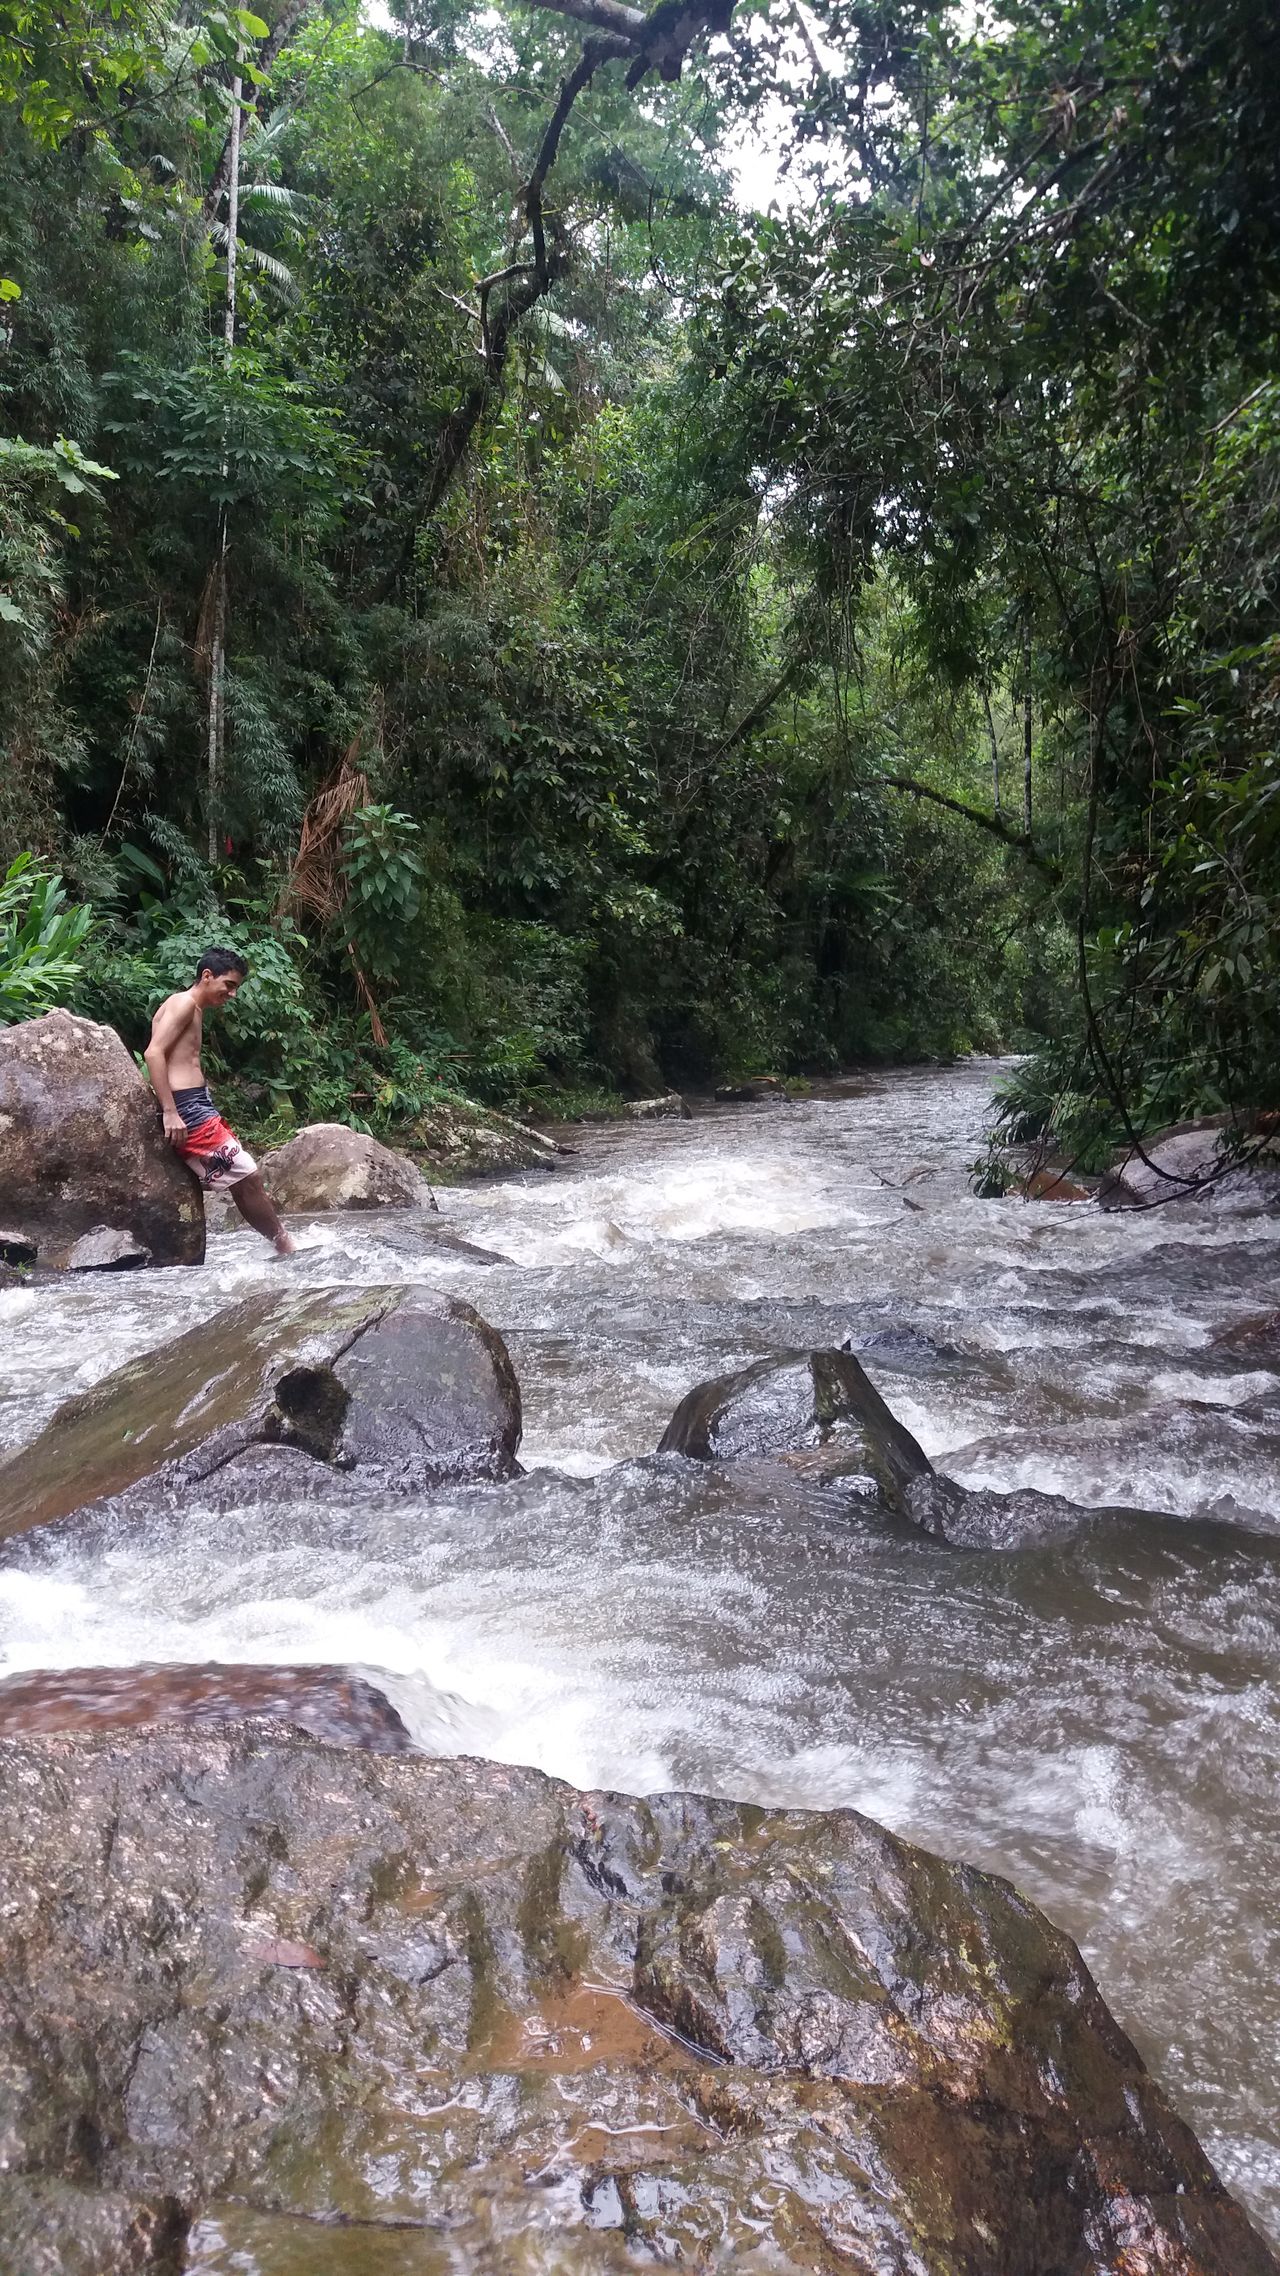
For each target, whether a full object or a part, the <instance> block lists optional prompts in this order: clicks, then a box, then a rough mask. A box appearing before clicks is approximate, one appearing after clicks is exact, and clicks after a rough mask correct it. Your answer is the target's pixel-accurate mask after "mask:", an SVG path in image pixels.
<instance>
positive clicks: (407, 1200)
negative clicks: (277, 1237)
mask: <svg viewBox="0 0 1280 2276" xmlns="http://www.w3.org/2000/svg"><path fill="white" fill-rule="evenodd" d="M262 1174H263V1177H264V1179H265V1181H266V1187H267V1191H268V1193H269V1194H270V1195H271V1198H272V1200H273V1201H274V1202H275V1205H276V1207H277V1209H283V1210H284V1211H285V1213H286V1215H289V1214H296V1215H303V1214H305V1213H306V1212H307V1211H308V1210H328V1209H434V1207H435V1195H434V1194H433V1193H432V1191H431V1188H430V1186H429V1185H428V1184H427V1182H426V1180H425V1178H424V1177H423V1175H422V1172H421V1170H420V1169H419V1168H418V1165H417V1163H416V1162H411V1161H410V1159H409V1157H408V1155H407V1154H396V1153H393V1152H392V1149H391V1148H390V1146H383V1145H380V1144H379V1142H378V1140H377V1139H376V1138H371V1137H370V1136H369V1135H368V1133H367V1132H366V1131H363V1130H349V1129H348V1128H347V1126H346V1124H345V1123H344V1122H312V1123H309V1124H308V1125H307V1127H306V1129H305V1130H300V1131H299V1132H298V1134H297V1136H296V1138H291V1139H290V1140H289V1142H288V1144H287V1145H285V1146H280V1147H278V1148H277V1149H276V1151H275V1153H273V1154H268V1155H266V1157H265V1158H264V1160H263V1164H262Z"/></svg>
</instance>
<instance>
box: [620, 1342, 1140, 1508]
mask: <svg viewBox="0 0 1280 2276" xmlns="http://www.w3.org/2000/svg"><path fill="white" fill-rule="evenodd" d="M658 1452H659V1454H684V1455H688V1456H690V1457H691V1458H692V1459H693V1460H694V1461H699V1462H720V1461H726V1460H731V1459H734V1458H737V1457H741V1456H743V1455H755V1456H761V1457H764V1458H765V1459H767V1460H771V1461H776V1462H781V1463H784V1464H786V1465H787V1466H789V1467H792V1468H794V1469H796V1470H797V1471H798V1472H800V1473H801V1474H802V1475H804V1476H805V1477H808V1478H810V1479H814V1480H818V1479H820V1480H822V1481H823V1482H824V1483H826V1484H829V1485H833V1486H840V1487H843V1489H844V1490H845V1491H846V1492H852V1493H857V1494H861V1495H865V1496H867V1497H868V1498H874V1499H875V1500H876V1501H878V1502H880V1503H881V1504H882V1506H883V1507H885V1508H886V1509H889V1510H891V1511H893V1513H894V1514H895V1515H896V1516H898V1517H902V1518H906V1519H907V1520H908V1521H909V1522H910V1523H911V1524H912V1525H915V1526H918V1527H919V1529H920V1530H921V1532H923V1533H927V1534H929V1535H931V1536H932V1538H933V1539H934V1540H936V1541H942V1542H945V1543H946V1544H947V1545H948V1546H949V1547H950V1548H953V1549H1024V1548H1033V1547H1038V1546H1040V1545H1041V1544H1042V1543H1045V1542H1049V1541H1061V1540H1065V1539H1067V1538H1068V1537H1069V1536H1070V1535H1072V1534H1074V1533H1078V1532H1079V1531H1080V1530H1081V1528H1082V1527H1083V1526H1086V1525H1092V1524H1094V1523H1096V1522H1097V1521H1098V1519H1099V1518H1100V1517H1102V1516H1106V1515H1108V1514H1112V1515H1114V1514H1115V1513H1114V1512H1104V1511H1098V1510H1096V1509H1082V1508H1080V1507H1078V1505H1077V1504H1076V1503H1074V1502H1069V1501H1064V1500H1063V1499H1062V1498H1061V1496H1060V1495H1057V1494H1041V1493H1036V1492H1033V1491H1032V1490H1030V1489H1024V1490H1023V1491H1021V1492H1018V1493H1012V1494H1000V1493H994V1492H990V1491H977V1490H974V1489H972V1488H970V1487H968V1486H961V1485H958V1484H957V1483H956V1482H955V1480H954V1479H952V1478H945V1477H943V1476H941V1475H940V1473H939V1472H938V1471H936V1470H935V1469H934V1467H933V1464H932V1463H931V1462H930V1460H929V1458H928V1456H927V1455H926V1454H925V1452H924V1450H923V1448H922V1447H921V1446H920V1445H918V1443H917V1442H916V1440H915V1439H914V1438H913V1437H912V1435H911V1433H910V1431H909V1430H908V1429H907V1428H906V1426H905V1425H904V1424H903V1423H900V1422H899V1421H898V1419H897V1417H896V1415H894V1414H893V1413H892V1411H891V1410H890V1408H889V1407H887V1406H886V1405H885V1402H884V1400H883V1399H882V1398H881V1396H880V1393H879V1392H878V1391H877V1389H876V1387H875V1385H874V1383H872V1381H871V1379H870V1377H869V1376H868V1375H867V1374H866V1372H865V1370H864V1369H863V1368H862V1367H861V1366H860V1364H859V1362H858V1361H857V1359H855V1357H854V1355H853V1353H852V1352H851V1351H846V1350H843V1349H842V1350H839V1351H807V1352H785V1353H783V1354H781V1355H780V1356H779V1357H778V1358H776V1359H759V1360H756V1362H755V1363H754V1365H752V1366H750V1367H743V1368H739V1369H738V1371H737V1372H736V1373H735V1374H733V1375H721V1376H717V1377H716V1379H715V1380H714V1381H713V1382H710V1383H700V1384H699V1385H698V1386H697V1388H696V1389H695V1390H693V1391H690V1392H688V1393H687V1394H686V1396H685V1397H684V1398H683V1399H682V1400H681V1402H680V1404H679V1406H678V1407H677V1408H676V1411H675V1413H674V1415H673V1416H672V1418H671V1421H670V1422H669V1423H668V1425H667V1428H666V1430H665V1432H664V1433H663V1436H662V1439H661V1441H660V1443H659V1446H658Z"/></svg>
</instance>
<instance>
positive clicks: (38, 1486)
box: [0, 1285, 520, 1540]
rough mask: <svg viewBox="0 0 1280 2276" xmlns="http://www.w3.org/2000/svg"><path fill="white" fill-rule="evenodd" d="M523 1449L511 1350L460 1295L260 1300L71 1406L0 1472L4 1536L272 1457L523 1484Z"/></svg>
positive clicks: (397, 1481) (119, 1373) (354, 1291)
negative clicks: (519, 1476)
mask: <svg viewBox="0 0 1280 2276" xmlns="http://www.w3.org/2000/svg"><path fill="white" fill-rule="evenodd" d="M519 1440H520V1388H519V1385H518V1383H517V1382H516V1378H515V1373H514V1370H513V1369H512V1365H511V1361H510V1359H509V1357H508V1355H507V1349H506V1346H505V1344H504V1343H503V1341H502V1338H501V1337H500V1336H499V1335H498V1334H497V1333H496V1332H495V1331H494V1329H493V1328H491V1327H490V1326H489V1325H488V1323H487V1321H485V1320H482V1319H481V1317H480V1315H479V1313H478V1312H474V1311H473V1310H472V1308H471V1306H470V1305H469V1304H464V1303H461V1302H460V1301H459V1300H458V1299H457V1298H456V1297H452V1296H438V1295H435V1294H432V1293H431V1292H429V1291H428V1290H426V1289H422V1288H412V1287H406V1286H403V1285H402V1286H399V1287H393V1288H320V1289H305V1290H298V1291H296V1292H293V1293H290V1294H282V1295H280V1296H276V1297H272V1298H268V1299H266V1300H265V1301H264V1300H263V1299H262V1298H260V1297H251V1298H249V1299H248V1300H247V1301H246V1302H244V1303H242V1304H237V1305H234V1306H232V1307H231V1308H230V1309H229V1310H228V1311H225V1312H221V1313H219V1314H218V1316H217V1317H216V1319H213V1320H208V1321H206V1322H204V1324H203V1325H201V1326H199V1327H195V1328H191V1329H189V1330H188V1332H187V1334H186V1335H183V1336H179V1337H177V1338H176V1339H175V1340H174V1342H172V1343H170V1344H168V1345H166V1346H165V1347H164V1348H163V1349H162V1350H160V1351H158V1352H148V1353H145V1354H144V1355H143V1356H142V1357H141V1358H139V1359H135V1360H131V1361H130V1362H129V1364H128V1365H127V1366H125V1367H121V1368H118V1369H117V1370H116V1372H115V1374H113V1375H108V1376H106V1377H105V1378H104V1380H103V1381H102V1382H101V1383H97V1384H95V1385H94V1387H93V1388H92V1390H90V1391H86V1392H85V1393H83V1394H82V1395H81V1396H80V1397H78V1398H75V1399H70V1400H68V1402H67V1403H66V1405H65V1406H63V1407H60V1408H59V1410H58V1412H57V1414H56V1415H55V1416H54V1417H53V1419H52V1421H51V1422H50V1423H49V1424H48V1426H47V1428H46V1429H45V1430H44V1431H42V1432H41V1434H40V1436H39V1437H38V1438H36V1439H34V1440H33V1441H32V1443H31V1444H30V1445H29V1446H26V1447H24V1448H22V1450H21V1451H20V1452H19V1453H18V1454H16V1455H15V1456H13V1458H12V1459H11V1460H10V1461H8V1462H6V1463H4V1464H3V1465H0V1540H3V1539H5V1538H6V1537H7V1536H9V1535H12V1534H17V1533H23V1532H26V1531H27V1530H28V1529H29V1528H30V1527H31V1526H34V1525H41V1524H47V1523H48V1522H50V1521H51V1520H52V1519H54V1518H59V1517H65V1516H67V1515H68V1514H69V1513H70V1512H71V1511H73V1510H77V1509H81V1508H83V1507H85V1506H86V1505H87V1504H89V1503H94V1502H98V1501H103V1500H107V1499H109V1498H113V1497H117V1496H120V1495H124V1494H125V1493H126V1492H133V1493H134V1495H135V1498H136V1496H137V1494H138V1493H140V1492H144V1493H145V1495H146V1496H147V1497H149V1498H152V1499H154V1496H155V1494H156V1493H157V1492H171V1491H174V1490H181V1489H182V1488H183V1487H184V1486H189V1485H191V1484H194V1483H198V1482H199V1481H201V1480H203V1479H206V1478H210V1479H211V1478H213V1477H215V1476H220V1477H224V1483H225V1476H224V1474H225V1473H227V1472H228V1471H229V1470H230V1468H231V1466H232V1465H241V1466H243V1467H245V1468H246V1469H247V1470H248V1471H249V1472H250V1474H251V1475H252V1472H253V1468H254V1464H255V1462H256V1461H258V1460H259V1459H260V1458H261V1456H262V1455H263V1453H264V1452H266V1453H267V1454H268V1455H269V1457H271V1458H273V1459H275V1460H286V1461H289V1462H292V1463H294V1464H297V1463H299V1462H304V1463H306V1464H307V1465H308V1466H309V1467H310V1468H311V1469H312V1470H314V1469H315V1466H316V1465H322V1466H323V1470H322V1471H321V1472H320V1473H318V1475H321V1476H322V1475H324V1474H326V1473H332V1471H333V1470H335V1469H336V1470H337V1471H339V1472H348V1471H352V1470H355V1471H357V1472H358V1473H359V1474H360V1475H361V1476H362V1477H364V1478H365V1479H366V1480H367V1481H376V1482H377V1483H379V1484H382V1485H387V1486H390V1487H394V1488H404V1489H410V1488H421V1487H429V1486H434V1485H441V1484H444V1483H446V1482H453V1481H467V1480H476V1479H485V1478H489V1479H497V1478H506V1477H510V1476H512V1475H513V1474H514V1472H515V1468H516V1462H515V1453H516V1448H517V1446H518V1444H519Z"/></svg>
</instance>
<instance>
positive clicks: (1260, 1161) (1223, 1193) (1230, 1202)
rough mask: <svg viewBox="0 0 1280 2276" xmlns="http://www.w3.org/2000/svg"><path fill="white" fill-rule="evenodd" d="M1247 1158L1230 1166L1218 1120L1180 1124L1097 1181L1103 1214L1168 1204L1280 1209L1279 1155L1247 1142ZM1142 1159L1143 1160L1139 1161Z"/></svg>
mask: <svg viewBox="0 0 1280 2276" xmlns="http://www.w3.org/2000/svg"><path fill="white" fill-rule="evenodd" d="M1247 1149H1248V1155H1249V1157H1250V1158H1249V1159H1248V1160H1247V1161H1246V1162H1244V1163H1243V1164H1240V1163H1234V1162H1233V1156H1232V1153H1231V1150H1230V1149H1229V1148H1228V1146H1227V1143H1226V1131H1225V1126H1224V1124H1223V1121H1222V1118H1221V1117H1218V1118H1217V1119H1215V1120H1213V1121H1206V1122H1186V1123H1182V1124H1180V1125H1179V1126H1178V1127H1177V1128H1176V1129H1173V1130H1168V1131H1165V1132H1164V1133H1163V1135H1161V1136H1160V1137H1156V1138H1151V1139H1149V1140H1144V1141H1143V1147H1142V1152H1141V1153H1138V1152H1136V1151H1131V1152H1130V1153H1128V1154H1123V1155H1121V1157H1120V1159H1119V1160H1118V1161H1117V1162H1115V1163H1114V1164H1113V1165H1112V1167H1111V1169H1110V1170H1109V1171H1108V1172H1107V1175H1106V1176H1105V1178H1104V1179H1103V1181H1102V1185H1101V1187H1100V1189H1099V1193H1098V1200H1099V1202H1100V1204H1101V1206H1102V1207H1103V1208H1104V1209H1155V1208H1159V1207H1161V1206H1162V1205H1163V1204H1165V1203H1166V1202H1170V1201H1198V1202H1205V1203H1208V1204H1210V1205H1211V1206H1215V1207H1219V1208H1222V1207H1225V1208H1229V1209H1230V1208H1235V1209H1240V1208H1246V1209H1247V1208H1260V1209H1271V1208H1276V1207H1278V1206H1280V1152H1278V1151H1277V1148H1276V1144H1275V1141H1274V1139H1273V1140H1272V1142H1271V1144H1269V1145H1266V1146H1262V1147H1261V1148H1260V1147H1259V1142H1258V1141H1257V1140H1256V1139H1249V1140H1248V1141H1247ZM1144 1156H1145V1159H1144Z"/></svg>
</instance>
